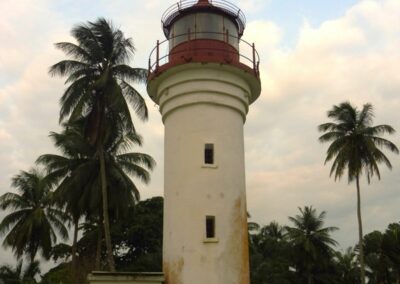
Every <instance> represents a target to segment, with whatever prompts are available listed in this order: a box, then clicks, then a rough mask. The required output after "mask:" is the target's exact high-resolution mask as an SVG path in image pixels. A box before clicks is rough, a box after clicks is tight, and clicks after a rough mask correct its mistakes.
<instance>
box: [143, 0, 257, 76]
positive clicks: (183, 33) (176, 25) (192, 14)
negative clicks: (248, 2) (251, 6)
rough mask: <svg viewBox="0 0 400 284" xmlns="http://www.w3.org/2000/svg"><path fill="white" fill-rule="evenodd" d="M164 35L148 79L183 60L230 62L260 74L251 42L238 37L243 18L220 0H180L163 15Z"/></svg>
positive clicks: (237, 11) (234, 8)
mask: <svg viewBox="0 0 400 284" xmlns="http://www.w3.org/2000/svg"><path fill="white" fill-rule="evenodd" d="M161 22H162V27H163V31H164V34H165V37H166V40H165V41H163V42H160V41H158V42H157V45H156V47H155V48H154V49H153V51H152V53H151V55H150V59H149V79H152V78H154V77H155V76H157V75H159V74H160V73H162V72H163V71H165V70H167V69H169V68H171V67H174V66H177V65H181V64H185V63H191V62H197V63H199V62H200V63H213V62H214V63H220V64H230V65H234V66H236V67H239V68H241V69H242V70H244V71H246V72H250V73H253V74H254V75H255V76H256V77H258V76H259V72H258V64H259V58H258V53H257V51H256V49H255V47H254V44H250V43H248V42H246V41H244V40H242V39H241V37H242V35H243V32H244V28H245V24H246V18H245V16H244V14H243V12H242V11H241V10H240V9H239V8H238V7H236V6H235V5H233V4H232V3H230V2H227V1H223V0H198V1H193V0H181V1H179V2H178V3H176V4H175V5H173V6H171V7H170V8H168V9H167V10H166V11H165V13H164V14H163V16H162V20H161Z"/></svg>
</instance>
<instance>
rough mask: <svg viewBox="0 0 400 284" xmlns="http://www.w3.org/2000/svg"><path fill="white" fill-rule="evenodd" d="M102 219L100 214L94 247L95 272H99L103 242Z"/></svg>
mask: <svg viewBox="0 0 400 284" xmlns="http://www.w3.org/2000/svg"><path fill="white" fill-rule="evenodd" d="M102 224H103V217H102V215H101V214H100V219H99V223H98V227H97V247H96V261H95V269H96V271H100V270H101V266H100V264H101V243H102V241H103V227H102Z"/></svg>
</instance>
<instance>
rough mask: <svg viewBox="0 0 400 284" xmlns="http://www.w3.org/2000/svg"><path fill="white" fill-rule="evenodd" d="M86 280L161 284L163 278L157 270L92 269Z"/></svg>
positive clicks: (110, 283) (104, 283) (111, 283)
mask: <svg viewBox="0 0 400 284" xmlns="http://www.w3.org/2000/svg"><path fill="white" fill-rule="evenodd" d="M88 280H89V283H90V284H122V283H123V284H162V283H164V280H165V279H164V274H163V273H159V272H107V271H93V272H92V273H90V274H89V275H88Z"/></svg>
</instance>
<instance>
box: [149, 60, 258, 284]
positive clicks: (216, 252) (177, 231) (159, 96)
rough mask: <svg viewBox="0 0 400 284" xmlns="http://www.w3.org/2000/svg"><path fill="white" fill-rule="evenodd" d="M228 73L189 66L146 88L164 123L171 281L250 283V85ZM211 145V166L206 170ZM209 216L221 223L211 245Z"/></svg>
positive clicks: (170, 283) (166, 230)
mask: <svg viewBox="0 0 400 284" xmlns="http://www.w3.org/2000/svg"><path fill="white" fill-rule="evenodd" d="M231 71H232V70H231V69H230V68H226V67H224V68H222V67H220V66H219V65H217V64H215V65H211V66H210V65H208V64H207V65H199V64H186V65H185V68H180V70H179V71H178V72H177V71H176V70H175V71H174V72H170V74H168V73H167V74H163V75H162V76H161V77H160V78H156V79H154V80H153V82H150V85H149V91H150V95H151V96H152V97H153V98H154V100H155V101H156V102H157V103H159V105H160V112H161V114H162V115H163V121H164V125H165V185H164V194H165V205H164V251H163V253H164V255H163V262H164V264H163V266H164V268H163V269H164V274H165V277H166V283H167V284H204V283H207V284H239V283H240V284H242V283H249V263H248V262H249V260H248V235H247V210H246V192H245V191H246V190H245V167H244V142H243V124H244V120H245V117H246V113H247V110H248V104H249V101H250V100H251V97H249V96H250V95H251V88H250V86H249V83H248V81H246V80H245V79H246V78H248V77H246V76H247V75H246V76H243V77H242V76H240V73H239V75H238V73H235V72H231ZM167 72H168V71H167ZM152 84H154V85H152ZM256 95H258V94H256ZM206 143H212V144H214V151H215V165H213V166H209V165H204V144H206ZM208 215H212V216H215V219H216V239H215V240H211V241H207V240H206V235H205V234H206V229H205V228H206V227H205V219H206V216H208Z"/></svg>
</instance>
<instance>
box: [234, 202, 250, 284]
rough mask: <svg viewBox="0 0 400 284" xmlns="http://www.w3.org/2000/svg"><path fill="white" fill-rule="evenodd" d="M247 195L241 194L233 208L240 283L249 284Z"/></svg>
mask: <svg viewBox="0 0 400 284" xmlns="http://www.w3.org/2000/svg"><path fill="white" fill-rule="evenodd" d="M245 200H246V199H245V197H244V196H241V197H239V198H238V199H236V200H235V204H234V208H233V214H234V216H233V228H234V232H233V235H234V236H236V237H235V238H234V239H235V240H236V242H237V244H236V245H237V248H238V249H239V250H240V251H238V257H240V259H239V267H240V276H239V277H240V279H238V280H239V282H238V283H240V284H249V283H250V272H249V239H248V229H247V210H246V204H245Z"/></svg>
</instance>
